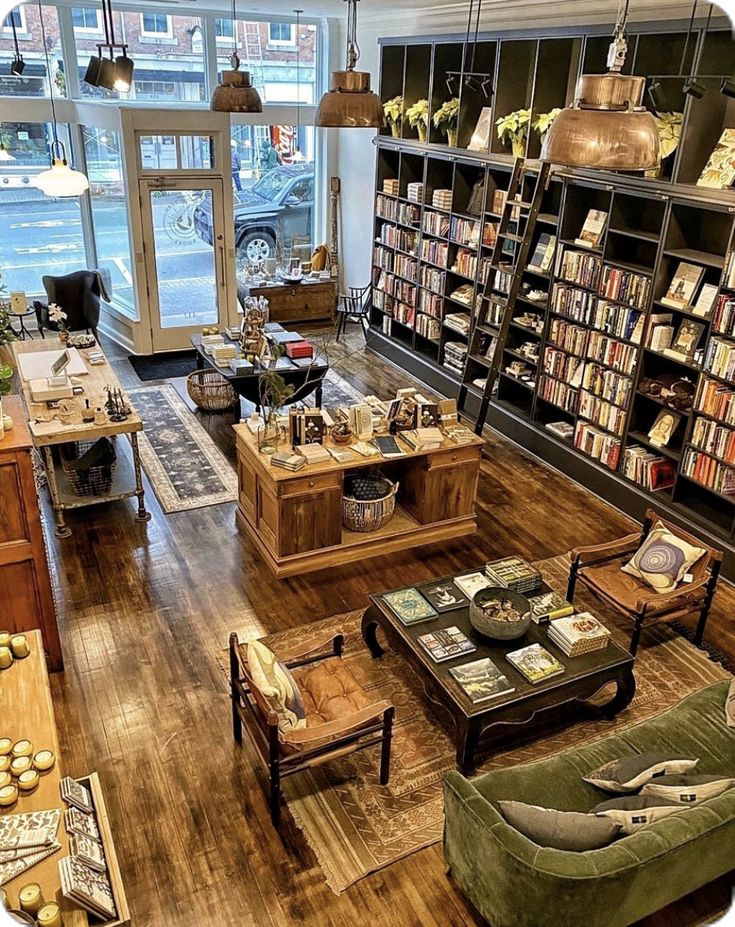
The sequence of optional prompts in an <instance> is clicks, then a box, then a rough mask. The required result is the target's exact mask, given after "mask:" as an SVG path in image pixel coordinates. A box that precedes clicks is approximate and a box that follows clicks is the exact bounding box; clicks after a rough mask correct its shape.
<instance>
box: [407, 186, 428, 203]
mask: <svg viewBox="0 0 735 927" xmlns="http://www.w3.org/2000/svg"><path fill="white" fill-rule="evenodd" d="M406 197H407V198H408V199H409V200H411V202H412V203H423V202H424V185H423V184H422V183H410V184H409V185H408V187H407V188H406Z"/></svg>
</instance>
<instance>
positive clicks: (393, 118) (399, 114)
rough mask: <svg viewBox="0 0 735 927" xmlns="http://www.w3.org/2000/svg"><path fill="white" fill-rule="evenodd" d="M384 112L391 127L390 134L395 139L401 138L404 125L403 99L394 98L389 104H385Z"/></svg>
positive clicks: (399, 97)
mask: <svg viewBox="0 0 735 927" xmlns="http://www.w3.org/2000/svg"><path fill="white" fill-rule="evenodd" d="M383 112H384V113H385V121H386V122H387V123H388V125H389V126H390V132H391V135H392V136H393V138H400V137H401V126H402V125H403V97H401V96H397V97H393V99H392V100H388V102H387V103H383Z"/></svg>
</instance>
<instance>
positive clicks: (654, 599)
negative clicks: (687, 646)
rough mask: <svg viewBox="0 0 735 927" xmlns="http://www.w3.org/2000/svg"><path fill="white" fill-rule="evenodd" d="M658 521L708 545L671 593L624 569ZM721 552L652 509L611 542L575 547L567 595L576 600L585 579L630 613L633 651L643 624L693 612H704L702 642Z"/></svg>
mask: <svg viewBox="0 0 735 927" xmlns="http://www.w3.org/2000/svg"><path fill="white" fill-rule="evenodd" d="M657 521H661V522H663V524H664V525H665V527H666V528H667V529H668V530H669V531H670V532H671V533H672V534H673V535H675V536H676V537H677V538H680V539H681V540H682V541H685V542H686V543H687V544H691V545H692V546H694V547H700V548H704V551H705V553H704V555H703V556H702V557H700V558H699V560H697V561H696V563H694V564H693V565H692V568H691V570H690V575H691V582H680V583H679V584H678V585H677V586H676V588H675V589H673V590H672V591H671V592H664V593H657V592H656V591H655V590H654V589H653V588H652V587H651V586H650V585H648V584H647V583H645V582H643V581H642V580H640V579H638V578H637V577H635V576H632V575H630V574H629V573H626V572H623V569H622V567H623V566H624V565H625V564H626V563H628V561H629V560H630V559H631V558H632V557H633V555H634V554H635V553H636V551H637V550H638V549H639V548H640V547H641V545H642V544H643V542H644V541H645V540H646V538H647V537H648V534H649V532H650V531H651V529H652V528H653V526H654V525H655V524H656V522H657ZM722 556H723V555H722V551H720V550H717V549H715V548H714V547H709V546H708V545H707V544H705V543H703V542H702V541H700V540H699V539H698V538H696V537H694V536H693V535H691V534H689V533H688V532H686V531H683V530H682V529H681V528H679V527H678V526H677V525H675V524H673V523H672V522H669V521H667V520H666V519H665V518H661V516H660V515H657V514H656V512H654V511H653V510H652V509H648V511H647V512H646V516H645V519H644V521H643V526H642V528H641V530H640V531H636V532H635V533H633V534H629V535H626V537H623V538H620V539H619V540H617V541H611V542H610V543H608V544H597V545H595V546H592V547H578V548H576V549H575V550H573V551H572V552H571V565H570V568H569V584H568V586H567V600H568V601H569V602H574V593H575V590H576V585H577V582H578V581H580V582H582V583H583V584H584V585H585V586H587V588H588V589H590V590H591V591H592V592H593V593H594V594H595V595H596V596H598V597H599V598H600V599H602V601H603V602H606V603H607V604H608V605H610V606H611V607H612V608H614V609H615V610H616V611H617V612H619V613H620V614H621V615H624V616H625V617H626V618H629V619H630V620H631V621H632V622H633V633H632V636H631V639H630V652H631V653H632V654H635V653H636V651H637V650H638V644H639V642H640V637H641V633H642V631H643V630H644V628H646V627H649V626H651V625H654V624H659V623H661V622H664V621H673V620H674V619H678V618H683V617H685V616H686V615H691V614H698V615H699V619H698V622H697V630H696V632H695V638H694V640H695V643H696V644H697V646H701V644H702V640H703V638H704V630H705V627H706V624H707V618H708V616H709V611H710V607H711V605H712V597H713V596H714V594H715V588H716V586H717V578H718V576H719V573H720V566H721V564H722Z"/></svg>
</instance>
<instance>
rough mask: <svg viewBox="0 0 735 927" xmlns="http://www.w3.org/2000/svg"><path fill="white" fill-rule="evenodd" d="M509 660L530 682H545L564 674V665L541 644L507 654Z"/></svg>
mask: <svg viewBox="0 0 735 927" xmlns="http://www.w3.org/2000/svg"><path fill="white" fill-rule="evenodd" d="M506 660H508V661H509V662H510V663H511V664H512V665H513V666H514V667H515V668H516V669H517V670H518V672H519V673H521V674H522V675H523V676H525V677H526V679H527V680H528V681H529V682H533V683H537V682H544V681H545V680H546V679H551V677H552V676H559V675H561V673H563V672H564V667H563V665H562V664H561V663H560V662H559V661H558V660H557V659H556V657H554V656H553V655H552V654H550V653H549V651H548V650H546V648H545V647H542V646H541V644H530V645H529V646H528V647H522V648H521V649H520V650H514V651H513V652H512V653H509V654H506Z"/></svg>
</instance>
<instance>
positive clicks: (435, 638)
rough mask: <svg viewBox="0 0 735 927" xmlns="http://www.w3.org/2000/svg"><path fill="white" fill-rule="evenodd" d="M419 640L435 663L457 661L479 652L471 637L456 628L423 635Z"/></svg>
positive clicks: (442, 629) (439, 629)
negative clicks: (459, 658) (466, 655)
mask: <svg viewBox="0 0 735 927" xmlns="http://www.w3.org/2000/svg"><path fill="white" fill-rule="evenodd" d="M417 640H418V642H419V644H420V645H421V646H422V647H423V648H424V650H425V651H426V652H427V653H428V654H429V656H430V657H431V659H432V660H433V661H434V662H435V663H444V662H445V661H446V660H456V659H457V657H463V656H465V654H468V653H474V652H475V651H476V650H477V647H475V645H474V644H473V643H472V641H471V640H470V639H469V637H467V636H466V635H465V634H464V633H463V632H462V631H460V629H459V628H456V627H451V628H438V629H437V630H436V631H432V632H431V633H430V634H422V635H421V636H420V637H419V638H417Z"/></svg>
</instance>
